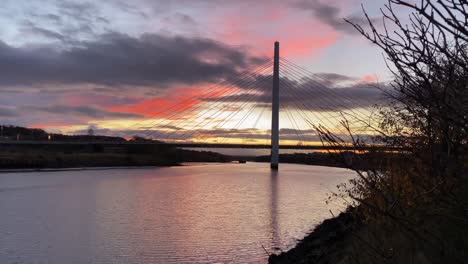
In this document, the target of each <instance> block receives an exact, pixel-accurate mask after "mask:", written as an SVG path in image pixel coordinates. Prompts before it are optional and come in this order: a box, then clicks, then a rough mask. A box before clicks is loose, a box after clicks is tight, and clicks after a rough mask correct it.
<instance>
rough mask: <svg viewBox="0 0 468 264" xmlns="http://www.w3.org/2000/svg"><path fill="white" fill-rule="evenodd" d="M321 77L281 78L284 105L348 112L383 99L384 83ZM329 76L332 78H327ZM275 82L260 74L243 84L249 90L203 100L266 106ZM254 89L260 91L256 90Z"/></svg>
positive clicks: (332, 75)
mask: <svg viewBox="0 0 468 264" xmlns="http://www.w3.org/2000/svg"><path fill="white" fill-rule="evenodd" d="M320 76H321V78H325V79H317V78H314V77H312V78H304V79H299V80H297V79H290V78H288V77H285V76H282V77H281V78H280V102H281V107H284V108H293V109H301V110H310V111H318V112H328V111H344V110H350V109H355V108H368V107H372V106H373V105H374V104H376V103H378V102H379V100H382V99H383V96H384V94H383V92H382V90H381V89H379V88H377V87H376V86H382V87H383V86H384V85H383V84H376V83H361V82H360V80H359V78H354V77H349V76H344V75H339V74H323V73H322V74H320ZM327 76H328V77H330V78H326V77H327ZM336 80H342V81H348V80H354V83H353V84H351V85H348V86H345V87H343V86H339V88H338V87H337V82H335V81H336ZM271 84H272V77H271V75H270V76H264V75H262V76H257V77H256V78H255V81H254V82H250V83H248V84H247V85H244V86H241V87H242V88H243V89H245V90H246V92H241V93H237V94H230V95H225V96H219V97H213V98H203V99H202V100H205V101H209V102H213V101H223V102H230V103H235V102H237V103H239V102H240V103H242V102H247V101H248V102H251V103H257V104H258V105H259V107H263V106H264V105H265V104H266V103H270V102H271V91H270V89H271ZM249 89H250V90H249ZM252 90H253V91H256V93H253V92H252Z"/></svg>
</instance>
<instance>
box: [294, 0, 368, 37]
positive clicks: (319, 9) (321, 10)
mask: <svg viewBox="0 0 468 264" xmlns="http://www.w3.org/2000/svg"><path fill="white" fill-rule="evenodd" d="M293 7H296V8H299V9H301V10H308V11H309V12H311V14H312V15H313V16H314V17H315V18H317V19H318V20H320V21H321V22H323V23H325V24H327V25H329V26H331V27H332V28H334V29H335V30H337V31H340V32H343V33H347V34H355V35H358V34H360V33H359V32H358V31H357V30H356V29H354V27H353V26H352V25H351V24H349V23H348V22H346V21H345V19H347V20H349V21H351V22H353V23H356V24H367V19H366V18H364V17H361V16H357V15H348V16H343V15H341V10H340V8H339V7H337V6H336V5H331V4H328V2H327V1H324V0H322V1H321V0H299V1H295V2H293ZM371 20H372V21H373V22H377V19H374V18H371Z"/></svg>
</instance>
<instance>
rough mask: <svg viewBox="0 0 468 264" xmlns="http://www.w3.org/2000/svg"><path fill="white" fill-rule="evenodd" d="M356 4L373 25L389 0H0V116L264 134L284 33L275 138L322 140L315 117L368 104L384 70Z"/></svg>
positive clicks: (122, 130)
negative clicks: (361, 29)
mask: <svg viewBox="0 0 468 264" xmlns="http://www.w3.org/2000/svg"><path fill="white" fill-rule="evenodd" d="M361 4H362V5H363V6H364V7H365V9H366V10H367V11H368V12H369V15H370V17H371V19H372V20H373V21H375V22H376V23H377V25H378V21H379V17H380V14H379V11H378V10H379V8H380V7H382V6H383V4H384V1H383V0H335V1H331V0H329V1H326V0H281V1H275V0H255V1H251V0H237V1H222V0H197V1H195V0H135V1H125V0H100V1H87V0H74V1H72V0H2V8H1V9H0V25H2V26H1V27H0V74H1V75H0V120H1V121H0V123H1V124H4V125H6V124H12V125H21V126H27V127H36V128H43V129H45V130H47V131H50V132H60V133H67V134H81V133H87V131H88V130H89V128H92V129H93V130H94V131H95V133H100V134H107V135H119V136H124V137H128V136H131V135H137V134H138V135H141V136H146V137H154V138H158V139H165V138H167V139H169V138H170V137H171V136H172V137H173V138H174V135H176V136H175V137H176V138H175V139H177V137H179V138H183V137H188V138H189V139H190V140H193V141H199V140H202V141H209V142H224V141H225V140H227V139H226V138H228V137H234V138H236V139H234V141H236V140H237V142H239V141H240V142H256V143H258V142H263V141H264V140H268V127H269V124H270V123H269V122H270V116H269V115H271V114H270V113H269V110H268V107H269V105H268V102H269V100H270V98H271V97H270V90H269V89H271V76H270V75H271V67H270V61H271V59H272V56H273V55H272V54H273V43H274V41H279V42H280V45H281V48H280V54H281V57H282V58H285V59H286V60H285V64H286V65H285V67H284V68H283V66H281V67H282V69H281V70H280V73H281V78H282V83H284V85H285V88H281V89H283V90H284V91H286V86H287V87H290V88H291V89H293V90H294V96H291V95H287V93H286V92H282V93H281V94H282V95H281V102H282V106H281V109H282V113H281V114H280V123H281V128H282V132H281V135H282V139H284V140H296V141H313V140H317V138H316V137H314V135H313V129H312V128H311V127H310V122H314V123H315V122H318V120H320V119H321V120H324V121H323V122H327V121H328V123H329V124H330V126H334V127H335V126H336V124H337V121H336V120H335V121H330V120H334V119H336V117H334V116H333V113H334V111H343V110H346V109H348V111H351V112H353V113H355V112H357V111H358V110H359V111H361V113H362V111H364V112H366V111H367V113H369V109H367V110H366V108H369V107H371V104H370V103H369V102H375V101H376V100H377V98H378V97H379V92H380V90H379V89H377V87H376V86H378V85H379V84H382V83H384V82H386V81H388V80H389V79H390V75H389V73H388V70H387V69H386V66H385V63H384V60H383V57H382V53H381V51H380V50H378V49H377V48H376V47H373V46H372V45H371V43H369V42H368V41H366V40H365V39H364V38H363V37H362V36H360V35H359V34H358V32H357V31H356V30H355V29H354V28H353V27H352V26H351V25H349V24H348V23H346V22H345V20H344V19H345V18H346V19H348V20H351V21H353V22H355V23H359V24H362V25H365V24H366V21H365V19H364V17H363V13H362V10H361ZM282 62H283V61H282ZM288 65H289V66H288ZM299 66H300V67H301V68H296V70H298V72H296V74H295V70H294V67H299ZM288 67H291V68H288ZM301 69H302V70H303V71H301V72H299V71H300V70H301ZM309 73H310V74H312V73H314V74H315V75H314V76H315V77H314V78H320V79H321V80H322V82H321V83H320V84H317V83H314V82H312V81H311V80H310V79H307V78H305V77H306V75H308V74H309ZM315 80H317V79H315ZM317 85H321V86H323V87H321V88H320V87H316V86H317ZM324 85H326V86H327V87H325V86H324ZM252 87H254V88H256V89H257V90H255V89H251V88H252ZM314 87H315V88H314ZM319 88H320V89H321V90H320V89H319ZM288 89H289V88H288ZM310 89H312V90H310ZM313 89H319V90H317V91H315V90H313ZM330 89H332V90H330ZM283 90H282V91H283ZM208 91H210V92H208ZM340 102H341V103H340ZM325 108H326V109H325ZM220 110H223V111H220ZM311 110H313V111H315V112H314V113H312V112H311ZM351 112H350V113H351ZM218 113H219V114H218ZM307 116H308V117H309V119H308V118H307ZM243 118H244V120H242V119H243ZM307 120H309V121H307ZM148 129H149V130H148ZM298 132H299V133H298ZM233 135H234V136H233ZM229 140H231V139H229ZM229 142H231V141H229Z"/></svg>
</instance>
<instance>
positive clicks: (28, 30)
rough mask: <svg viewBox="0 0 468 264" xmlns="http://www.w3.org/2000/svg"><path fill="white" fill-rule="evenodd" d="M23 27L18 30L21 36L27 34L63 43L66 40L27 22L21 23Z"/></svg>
mask: <svg viewBox="0 0 468 264" xmlns="http://www.w3.org/2000/svg"><path fill="white" fill-rule="evenodd" d="M22 24H23V26H22V27H21V29H20V32H21V33H22V34H29V35H32V36H38V37H44V38H48V39H54V40H60V41H64V40H65V39H66V38H65V36H63V35H62V34H60V33H58V32H55V31H53V30H49V29H46V28H42V27H39V26H37V25H35V24H34V23H33V22H31V21H29V20H25V21H23V23H22Z"/></svg>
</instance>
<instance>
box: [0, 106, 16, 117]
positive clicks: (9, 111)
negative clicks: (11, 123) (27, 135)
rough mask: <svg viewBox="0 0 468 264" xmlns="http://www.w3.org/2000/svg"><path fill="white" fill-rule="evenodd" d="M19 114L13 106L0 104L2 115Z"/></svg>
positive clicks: (0, 113) (12, 115)
mask: <svg viewBox="0 0 468 264" xmlns="http://www.w3.org/2000/svg"><path fill="white" fill-rule="evenodd" d="M17 115H18V114H17V113H16V112H15V111H14V110H13V109H12V108H11V107H4V106H0V116H1V117H15V116H17Z"/></svg>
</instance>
